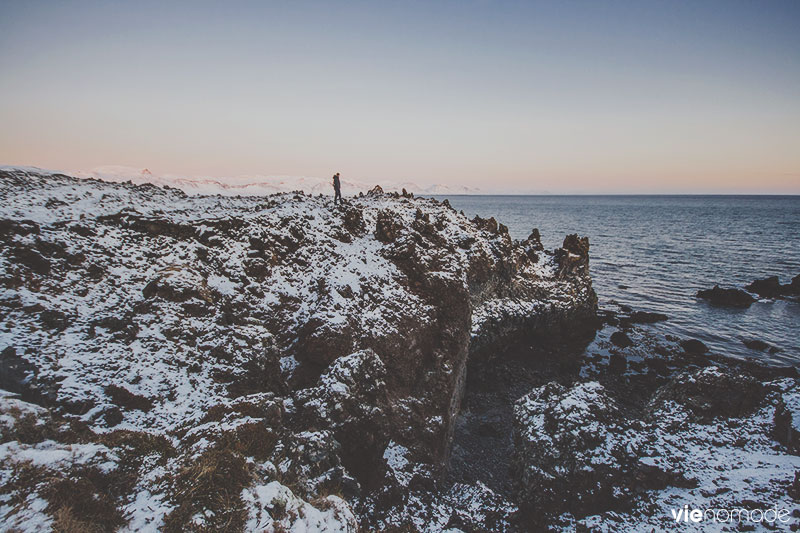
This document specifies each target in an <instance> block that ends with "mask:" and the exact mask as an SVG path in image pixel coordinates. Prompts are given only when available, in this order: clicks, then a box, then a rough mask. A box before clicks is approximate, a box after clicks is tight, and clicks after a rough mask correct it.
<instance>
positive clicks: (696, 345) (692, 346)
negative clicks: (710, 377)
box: [680, 339, 708, 355]
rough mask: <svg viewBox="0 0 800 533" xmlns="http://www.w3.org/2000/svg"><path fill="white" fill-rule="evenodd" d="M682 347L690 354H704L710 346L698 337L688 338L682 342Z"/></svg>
mask: <svg viewBox="0 0 800 533" xmlns="http://www.w3.org/2000/svg"><path fill="white" fill-rule="evenodd" d="M680 345H681V348H683V351H685V352H686V353H688V354H692V355H703V354H704V353H707V352H708V346H706V345H705V344H704V343H703V341H699V340H697V339H687V340H683V341H681V342H680Z"/></svg>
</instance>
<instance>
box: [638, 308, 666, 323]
mask: <svg viewBox="0 0 800 533" xmlns="http://www.w3.org/2000/svg"><path fill="white" fill-rule="evenodd" d="M668 319H669V317H668V316H667V315H665V314H663V313H649V312H647V311H634V312H633V313H631V316H630V321H631V322H633V323H635V324H653V323H655V322H662V321H664V320H668Z"/></svg>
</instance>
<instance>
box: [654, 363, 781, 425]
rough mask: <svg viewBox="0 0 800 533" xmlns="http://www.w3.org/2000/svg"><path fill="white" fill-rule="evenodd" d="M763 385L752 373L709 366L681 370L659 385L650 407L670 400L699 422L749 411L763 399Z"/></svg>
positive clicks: (736, 415)
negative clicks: (685, 370) (691, 371)
mask: <svg viewBox="0 0 800 533" xmlns="http://www.w3.org/2000/svg"><path fill="white" fill-rule="evenodd" d="M765 392H766V391H765V388H764V386H763V385H762V384H761V383H760V382H759V381H758V380H756V379H755V378H753V377H752V376H749V375H746V374H736V373H732V372H728V371H725V370H724V369H722V368H720V367H717V366H711V367H708V368H704V369H701V370H698V371H697V372H694V373H684V374H681V375H680V376H678V377H676V378H675V379H673V380H672V381H671V382H669V383H668V384H666V385H664V386H663V387H661V388H660V389H659V390H658V392H656V394H655V395H654V396H653V399H652V400H651V402H650V408H651V409H656V408H658V407H659V406H660V405H662V404H663V403H664V402H668V401H673V402H676V403H678V404H680V405H683V406H684V407H686V408H687V409H689V411H691V412H692V414H693V416H694V417H695V419H696V420H697V421H699V422H710V421H711V420H712V419H714V418H731V417H740V416H744V415H747V414H750V413H752V412H753V410H754V409H755V408H756V407H757V406H758V404H759V403H760V402H761V400H763V399H764V394H765Z"/></svg>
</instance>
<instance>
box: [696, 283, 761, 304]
mask: <svg viewBox="0 0 800 533" xmlns="http://www.w3.org/2000/svg"><path fill="white" fill-rule="evenodd" d="M697 297H698V298H702V299H704V300H708V301H709V303H711V304H712V305H718V306H722V307H741V308H746V307H750V305H751V304H752V303H753V302H755V299H754V298H753V297H752V296H750V295H749V294H747V293H746V292H745V291H743V290H741V289H723V288H721V287H720V286H719V285H714V288H713V289H705V290H702V291H698V292H697Z"/></svg>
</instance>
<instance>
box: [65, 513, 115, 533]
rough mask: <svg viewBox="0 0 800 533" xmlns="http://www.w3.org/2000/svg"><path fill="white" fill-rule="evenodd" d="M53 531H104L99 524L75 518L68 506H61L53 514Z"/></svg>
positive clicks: (91, 532)
mask: <svg viewBox="0 0 800 533" xmlns="http://www.w3.org/2000/svg"><path fill="white" fill-rule="evenodd" d="M53 531H55V532H56V533H104V532H103V529H102V528H101V527H100V526H99V525H97V524H93V523H91V522H86V521H85V520H80V519H78V518H76V517H75V514H74V513H73V512H72V509H71V508H69V507H62V508H61V509H59V510H58V511H56V512H55V513H54V514H53Z"/></svg>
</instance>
